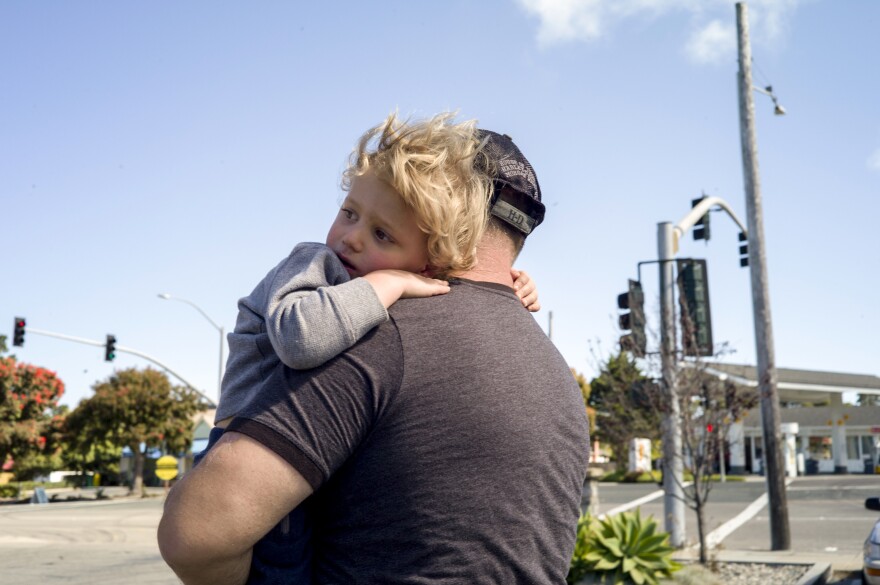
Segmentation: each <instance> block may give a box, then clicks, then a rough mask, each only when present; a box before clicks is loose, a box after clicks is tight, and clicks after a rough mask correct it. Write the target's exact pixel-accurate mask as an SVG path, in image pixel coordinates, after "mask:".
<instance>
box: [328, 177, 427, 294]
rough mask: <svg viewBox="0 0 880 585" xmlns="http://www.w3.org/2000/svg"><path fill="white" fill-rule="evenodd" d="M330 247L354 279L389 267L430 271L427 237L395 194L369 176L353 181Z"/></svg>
mask: <svg viewBox="0 0 880 585" xmlns="http://www.w3.org/2000/svg"><path fill="white" fill-rule="evenodd" d="M327 246H328V247H330V249H332V250H333V251H334V252H335V253H336V255H337V256H338V257H339V259H340V260H341V261H342V264H343V265H344V266H345V269H346V270H347V271H348V273H349V275H351V277H352V278H355V277H357V276H363V275H365V274H367V273H368V272H373V271H374V270H381V269H385V268H395V269H398V270H407V271H409V272H415V273H416V274H427V272H428V254H427V236H426V235H425V234H424V233H423V232H422V231H421V230H420V229H419V228H418V226H417V225H416V220H415V216H414V215H413V213H412V211H410V209H409V208H408V207H407V206H406V205H405V204H404V202H403V199H401V197H400V195H398V194H397V191H395V190H394V189H393V188H391V186H390V185H388V184H387V183H385V182H383V181H381V180H379V179H378V178H376V177H375V176H374V175H373V174H372V173H369V172H368V173H367V174H365V175H362V176H360V177H356V178H355V179H354V181H352V184H351V190H350V191H349V192H348V196H347V197H346V198H345V201H343V202H342V207H341V208H340V209H339V214H338V215H337V216H336V220H335V221H334V222H333V225H331V226H330V232H329V233H328V234H327Z"/></svg>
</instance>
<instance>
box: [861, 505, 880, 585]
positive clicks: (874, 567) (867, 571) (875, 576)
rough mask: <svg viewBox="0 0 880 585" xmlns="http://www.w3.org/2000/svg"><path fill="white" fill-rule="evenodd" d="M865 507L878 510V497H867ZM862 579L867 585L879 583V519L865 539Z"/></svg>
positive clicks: (879, 507)
mask: <svg viewBox="0 0 880 585" xmlns="http://www.w3.org/2000/svg"><path fill="white" fill-rule="evenodd" d="M865 507H866V508H867V509H869V510H877V511H878V512H880V498H868V499H867V500H865ZM862 581H864V582H865V583H867V585H880V520H877V522H876V523H875V524H874V528H872V529H871V533H870V534H869V535H868V539H867V540H865V566H864V569H863V570H862Z"/></svg>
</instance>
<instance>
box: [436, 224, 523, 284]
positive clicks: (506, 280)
mask: <svg viewBox="0 0 880 585" xmlns="http://www.w3.org/2000/svg"><path fill="white" fill-rule="evenodd" d="M513 260H514V259H513V254H512V253H511V252H510V250H509V247H508V246H505V245H503V243H502V242H499V241H497V240H496V239H495V238H491V237H485V236H484V237H483V239H482V240H481V242H480V246H479V248H478V249H477V264H476V266H474V267H473V268H471V269H470V270H461V271H458V272H454V273H452V274H450V276H454V277H457V278H466V279H468V280H475V281H477V282H494V283H496V284H502V285H504V286H506V287H509V288H513V277H512V276H511V274H510V270H511V268H512V267H513Z"/></svg>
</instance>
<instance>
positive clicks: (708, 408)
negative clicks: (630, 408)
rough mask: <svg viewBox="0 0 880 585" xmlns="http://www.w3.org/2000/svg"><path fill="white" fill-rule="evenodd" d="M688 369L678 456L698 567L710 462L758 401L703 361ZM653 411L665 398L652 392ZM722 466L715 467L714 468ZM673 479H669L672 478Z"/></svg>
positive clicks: (682, 385) (663, 407)
mask: <svg viewBox="0 0 880 585" xmlns="http://www.w3.org/2000/svg"><path fill="white" fill-rule="evenodd" d="M687 363H688V364H689V365H690V366H691V367H687V368H679V369H678V372H677V374H676V376H677V389H678V395H679V401H680V409H679V411H680V413H681V418H680V420H679V425H680V427H681V438H682V441H681V442H682V451H683V453H680V454H678V456H679V457H682V461H683V463H684V465H683V467H684V469H685V471H686V472H687V473H688V474H689V475H690V476H691V477H692V482H691V483H690V484H689V485H683V486H681V487H682V493H683V500H684V503H685V505H687V506H688V507H689V508H690V509H691V510H693V511H694V513H695V514H696V516H697V534H698V537H699V544H700V563H702V564H704V565H705V564H706V561H707V555H706V549H707V545H706V513H705V512H706V504H707V502H708V498H709V493H710V492H711V490H712V486H713V485H714V481H713V477H712V476H713V473H714V471H715V464H716V462H718V461H719V458H720V456H721V454H722V446H723V445H724V442H725V438H726V437H727V433H728V430H729V429H730V425H731V424H733V423H734V422H736V421H738V420H741V419H742V418H743V417H744V416H745V415H746V413H747V411H748V409H750V408H753V407H754V406H755V405H756V404H757V402H758V396H757V394H756V393H755V392H754V391H753V390H751V389H749V388H746V387H741V386H737V385H736V384H734V383H733V382H731V381H730V380H721V379H719V378H717V377H716V376H713V375H711V374H709V373H708V372H706V371H705V366H704V364H703V362H702V361H700V360H695V361H692V362H687ZM655 396H656V398H657V399H659V400H658V401H657V402H656V408H657V410H658V411H664V412H666V411H668V402H666V401H665V400H666V399H665V397H662V395H660V394H657V395H655ZM723 464H724V463H723V462H721V463H720V464H719V468H720V466H721V465H723ZM673 477H674V476H673Z"/></svg>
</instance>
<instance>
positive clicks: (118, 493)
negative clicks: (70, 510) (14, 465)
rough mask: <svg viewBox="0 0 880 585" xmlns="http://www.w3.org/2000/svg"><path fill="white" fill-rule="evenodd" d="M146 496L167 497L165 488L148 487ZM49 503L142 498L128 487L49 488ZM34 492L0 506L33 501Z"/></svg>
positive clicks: (8, 500) (22, 493)
mask: <svg viewBox="0 0 880 585" xmlns="http://www.w3.org/2000/svg"><path fill="white" fill-rule="evenodd" d="M145 491H146V496H147V497H150V498H154V497H163V496H164V495H165V488H164V487H147V488H145ZM45 492H46V497H47V498H48V499H49V503H58V502H79V501H88V500H92V501H96V500H110V499H113V500H118V499H123V498H140V497H141V496H140V495H139V494H129V490H128V487H127V486H116V485H111V486H100V487H82V488H74V487H62V488H49V489H46V490H45ZM33 493H34V490H22V492H21V497H20V498H18V499H16V500H12V499H6V500H0V504H17V503H21V502H23V501H24V502H26V501H29V500H30V499H31V496H32V495H33Z"/></svg>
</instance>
